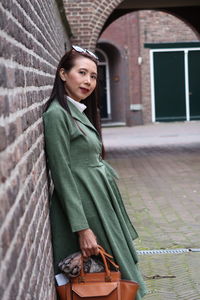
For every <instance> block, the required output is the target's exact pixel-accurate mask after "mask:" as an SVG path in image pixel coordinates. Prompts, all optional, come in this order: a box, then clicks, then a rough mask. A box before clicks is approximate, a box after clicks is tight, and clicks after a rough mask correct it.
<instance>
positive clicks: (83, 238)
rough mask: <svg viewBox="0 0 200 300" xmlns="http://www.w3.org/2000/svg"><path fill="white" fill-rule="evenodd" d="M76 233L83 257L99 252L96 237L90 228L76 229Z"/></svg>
mask: <svg viewBox="0 0 200 300" xmlns="http://www.w3.org/2000/svg"><path fill="white" fill-rule="evenodd" d="M78 235H79V244H80V248H81V251H82V254H83V257H84V258H87V257H89V256H91V255H98V254H99V249H98V244H97V239H96V236H95V234H94V233H93V231H92V230H91V229H84V230H81V231H78Z"/></svg>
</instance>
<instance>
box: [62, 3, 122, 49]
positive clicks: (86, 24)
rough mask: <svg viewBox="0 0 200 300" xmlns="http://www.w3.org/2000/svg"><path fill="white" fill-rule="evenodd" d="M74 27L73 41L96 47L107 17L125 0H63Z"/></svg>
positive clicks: (72, 27)
mask: <svg viewBox="0 0 200 300" xmlns="http://www.w3.org/2000/svg"><path fill="white" fill-rule="evenodd" d="M63 2H64V7H65V12H66V16H67V19H68V21H69V24H70V26H71V29H72V37H71V41H72V43H77V44H79V45H82V46H83V47H87V48H89V49H91V50H94V49H95V46H96V43H97V40H98V37H99V34H100V32H101V30H102V28H103V25H104V24H105V22H106V20H107V18H108V17H109V16H110V15H111V14H112V12H113V11H114V9H115V8H116V7H117V6H118V5H119V4H120V3H121V2H123V0H110V1H107V0H103V1H99V0H94V1H93V0H79V1H77V0H76V1H72V0H63Z"/></svg>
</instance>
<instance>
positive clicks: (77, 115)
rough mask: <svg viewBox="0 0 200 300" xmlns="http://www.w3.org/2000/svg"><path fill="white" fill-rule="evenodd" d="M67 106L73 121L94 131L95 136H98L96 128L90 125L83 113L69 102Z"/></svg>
mask: <svg viewBox="0 0 200 300" xmlns="http://www.w3.org/2000/svg"><path fill="white" fill-rule="evenodd" d="M68 105H69V108H70V111H71V114H72V117H73V118H74V119H76V120H77V121H79V122H81V123H82V124H84V125H85V126H87V127H89V128H91V129H92V130H94V131H95V132H96V133H97V135H99V133H98V132H97V130H96V128H95V127H94V126H93V125H92V123H91V122H90V121H89V119H88V118H87V116H86V115H85V114H84V113H82V112H80V110H79V109H78V108H77V107H76V106H75V105H74V104H73V103H71V102H70V101H68Z"/></svg>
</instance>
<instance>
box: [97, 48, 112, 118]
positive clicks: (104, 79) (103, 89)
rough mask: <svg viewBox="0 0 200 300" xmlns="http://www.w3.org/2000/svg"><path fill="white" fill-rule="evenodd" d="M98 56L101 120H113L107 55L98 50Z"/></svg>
mask: <svg viewBox="0 0 200 300" xmlns="http://www.w3.org/2000/svg"><path fill="white" fill-rule="evenodd" d="M96 54H97V56H98V58H99V84H100V87H99V90H100V109H101V119H102V120H110V119H111V103H110V73H109V63H108V57H107V55H106V53H105V52H104V51H103V50H102V49H99V48H97V50H96Z"/></svg>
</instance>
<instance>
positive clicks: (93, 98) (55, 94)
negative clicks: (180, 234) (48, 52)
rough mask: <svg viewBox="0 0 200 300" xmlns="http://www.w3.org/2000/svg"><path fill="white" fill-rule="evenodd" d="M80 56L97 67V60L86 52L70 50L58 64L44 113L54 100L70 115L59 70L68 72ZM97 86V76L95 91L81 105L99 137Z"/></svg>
mask: <svg viewBox="0 0 200 300" xmlns="http://www.w3.org/2000/svg"><path fill="white" fill-rule="evenodd" d="M81 56H82V57H86V58H89V59H91V60H92V61H93V62H94V63H95V64H96V65H97V60H96V59H94V58H93V57H92V56H90V55H89V54H88V53H87V52H86V53H80V52H77V51H75V50H74V49H71V50H70V51H68V52H66V53H65V54H64V55H63V57H62V58H61V60H60V62H59V64H58V67H57V71H56V75H55V80H54V85H53V89H52V92H51V96H50V98H49V100H48V101H47V102H46V104H45V107H44V111H46V110H47V109H48V107H49V106H50V104H51V103H52V102H53V101H54V100H55V99H56V100H57V101H58V102H59V104H60V105H61V106H62V107H63V108H64V109H65V110H66V111H68V113H69V114H70V115H71V112H70V109H69V106H68V103H67V101H66V97H65V96H66V95H67V92H66V90H65V87H64V82H63V81H62V79H61V78H60V74H59V72H60V69H61V68H63V69H64V70H65V71H66V72H69V71H70V70H71V69H72V68H73V66H74V64H75V60H76V58H78V57H81ZM97 68H98V66H97ZM98 86H99V84H98V76H97V86H96V88H95V90H94V91H93V92H92V94H91V95H90V96H89V97H87V98H86V99H85V100H83V101H82V103H84V104H85V105H86V106H87V109H86V110H85V113H86V115H87V117H88V118H89V120H90V121H91V123H92V124H93V125H94V126H95V128H96V129H97V131H98V132H99V133H100V135H101V130H100V118H99V115H100V114H99V101H98Z"/></svg>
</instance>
